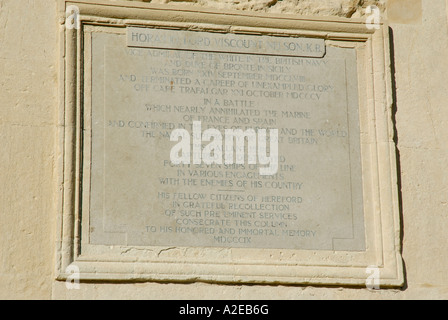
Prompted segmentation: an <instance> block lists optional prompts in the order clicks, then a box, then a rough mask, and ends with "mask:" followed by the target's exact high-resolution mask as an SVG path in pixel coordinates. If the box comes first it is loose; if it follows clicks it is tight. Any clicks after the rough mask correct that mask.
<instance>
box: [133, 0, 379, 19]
mask: <svg viewBox="0 0 448 320" xmlns="http://www.w3.org/2000/svg"><path fill="white" fill-rule="evenodd" d="M128 1H140V2H151V3H157V4H160V3H163V4H171V5H175V4H178V3H182V4H191V5H193V6H200V7H207V8H214V9H236V10H247V11H261V12H263V11H264V12H268V13H286V14H301V15H319V16H339V17H346V18H350V17H352V16H362V15H364V13H365V8H366V7H367V6H369V5H376V6H377V7H379V8H381V9H384V8H385V0H319V1H316V0H152V1H151V0H128Z"/></svg>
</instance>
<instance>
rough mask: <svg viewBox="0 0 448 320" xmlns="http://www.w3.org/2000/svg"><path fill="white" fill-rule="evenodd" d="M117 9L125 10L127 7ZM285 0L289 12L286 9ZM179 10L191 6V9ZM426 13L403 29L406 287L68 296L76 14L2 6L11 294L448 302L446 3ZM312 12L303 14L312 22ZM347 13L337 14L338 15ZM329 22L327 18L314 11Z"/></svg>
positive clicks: (0, 127) (0, 204)
mask: <svg viewBox="0 0 448 320" xmlns="http://www.w3.org/2000/svg"><path fill="white" fill-rule="evenodd" d="M85 2H91V3H93V2H95V1H91V0H86V1H85ZM97 2H99V1H97ZM110 2H111V3H112V2H113V3H115V4H117V1H110ZM282 2H284V3H286V1H281V2H279V4H281V3H282ZM135 3H138V2H135ZM208 3H211V2H208ZM222 3H223V5H222V8H225V9H228V10H231V9H237V8H236V6H235V5H232V4H230V3H227V2H226V3H224V1H223V2H222ZM254 3H255V2H254ZM260 3H262V2H260ZM341 3H342V2H341ZM364 3H365V4H366V3H370V1H369V2H368V1H364ZM140 4H141V5H146V4H144V3H143V2H141V3H140ZM168 6H179V7H185V4H184V3H182V2H179V3H176V4H168ZM203 6H207V3H204V4H203V5H196V7H197V8H198V9H200V8H203ZM422 8H423V10H422V20H421V21H422V22H421V25H418V26H417V25H413V24H402V23H395V22H393V21H392V22H391V29H392V30H393V42H392V43H393V47H394V53H395V71H396V73H395V80H396V113H395V120H396V129H397V134H398V150H399V155H400V157H399V164H400V172H401V175H400V176H401V184H400V186H401V188H400V189H401V207H402V209H401V212H402V225H403V231H402V232H403V235H402V245H403V257H404V261H405V269H406V286H405V287H404V288H403V289H401V290H390V289H386V290H380V291H375V292H372V291H369V290H367V289H359V288H326V287H296V286H263V285H261V286H244V285H233V286H229V285H224V286H223V285H217V284H202V283H196V284H175V283H172V284H157V283H146V284H131V283H123V284H118V283H109V284H106V283H102V284H94V283H82V285H81V289H80V290H71V291H68V290H67V289H66V286H65V282H63V281H62V282H60V281H54V280H52V279H54V271H53V267H52V265H53V259H54V258H53V256H54V250H55V247H56V244H55V241H54V239H55V237H56V236H55V234H56V232H55V231H54V230H55V225H56V223H55V221H56V217H57V216H58V214H59V209H58V208H57V206H56V203H57V198H58V192H59V188H60V181H59V180H58V179H57V175H58V174H57V170H56V168H57V163H58V162H59V161H58V157H59V156H60V155H58V151H57V141H58V140H59V137H58V135H57V133H56V132H57V130H58V129H57V128H58V124H57V123H58V122H57V119H58V107H57V100H58V99H57V91H56V90H57V88H58V84H57V73H61V72H62V70H63V69H62V68H63V66H62V68H59V67H58V61H59V59H58V54H59V53H58V52H59V46H60V43H61V42H60V41H59V40H58V30H59V29H58V28H59V24H61V23H63V21H64V20H65V19H64V14H63V10H62V11H60V12H59V15H58V16H56V13H57V11H56V1H52V0H49V1H25V0H9V1H8V0H3V1H0V43H1V44H2V45H1V46H0V88H1V90H0V92H1V93H0V101H1V106H2V107H1V108H0V112H1V114H0V139H1V141H2V146H3V152H2V153H1V154H0V158H1V160H2V161H1V162H0V181H1V182H2V183H1V184H0V191H1V192H0V219H1V224H0V230H1V235H0V238H1V241H0V297H1V298H6V299H13V298H44V299H48V298H50V297H53V298H59V299H98V298H105V299H123V298H137V299H139V298H146V299H173V298H181V299H182V298H187V299H188V298H190V299H210V298H217V299H220V298H223V299H225V298H226V299H267V298H279V299H422V298H425V299H447V297H448V278H447V277H446V270H447V265H448V261H447V258H446V257H447V256H448V255H447V247H446V245H445V244H446V232H445V230H446V228H447V225H448V221H447V219H446V212H447V202H448V199H447V196H446V194H447V193H446V186H447V184H448V183H447V181H446V175H445V174H444V172H445V170H446V167H447V166H448V163H446V159H448V153H447V151H448V150H447V148H446V145H445V144H444V143H443V141H444V140H443V139H444V137H446V136H448V133H447V131H446V130H447V125H448V120H447V118H448V114H447V109H446V101H447V99H446V97H445V96H444V94H445V93H446V90H445V84H446V74H447V72H448V64H447V60H446V59H445V57H446V56H447V55H448V45H447V43H448V41H447V38H448V33H447V31H448V26H447V12H448V11H447V5H446V1H444V0H423V1H422ZM248 9H249V10H253V9H256V8H255V7H253V8H249V7H248ZM299 9H300V8H299V7H297V8H294V7H293V6H292V7H291V9H290V10H291V11H288V12H286V10H285V11H284V12H282V13H281V14H285V15H288V14H289V13H292V14H297V12H298V10H299ZM202 10H206V9H202ZM267 10H269V9H268V8H266V11H267ZM288 10H289V9H288ZM311 10H312V8H310V9H308V10H303V11H302V13H303V14H310V13H311ZM262 11H263V10H262ZM341 12H342V11H333V13H335V14H337V15H341ZM279 13H280V12H279V11H278V13H277V14H279ZM324 13H325V10H314V12H313V14H319V15H320V14H324ZM342 15H343V14H342ZM362 15H363V9H359V10H358V11H356V12H355V13H354V14H353V17H360V16H362ZM33 73H34V74H35V75H33ZM59 91H61V90H59ZM59 118H60V117H59ZM137 251H138V250H135V252H137ZM162 254H163V252H162ZM50 286H52V287H53V288H50Z"/></svg>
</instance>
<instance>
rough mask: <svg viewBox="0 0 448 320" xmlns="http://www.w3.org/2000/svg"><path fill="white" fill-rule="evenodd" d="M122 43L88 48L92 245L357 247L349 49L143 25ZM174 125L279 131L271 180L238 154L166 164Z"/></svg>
mask: <svg viewBox="0 0 448 320" xmlns="http://www.w3.org/2000/svg"><path fill="white" fill-rule="evenodd" d="M127 39H128V44H129V45H132V47H130V46H127V45H126V37H124V35H123V36H117V35H111V34H94V35H93V38H92V56H93V60H92V61H93V64H92V69H93V76H92V83H93V91H92V94H93V107H92V123H93V127H92V177H91V179H92V189H91V192H92V196H91V203H92V213H91V221H90V224H91V233H90V239H91V243H93V244H107V245H135V246H153V245H157V246H193V247H244V248H279V249H283V248H284V249H310V250H345V251H359V250H364V248H365V232H364V218H363V215H364V213H363V199H362V194H363V193H362V180H361V160H360V135H359V114H358V109H359V105H358V100H357V96H358V89H357V88H358V79H357V69H356V52H355V49H347V48H334V47H329V48H326V47H325V42H324V41H323V40H322V39H311V38H310V39H308V38H278V37H269V36H246V35H226V34H212V33H204V32H193V31H177V30H157V29H148V28H129V29H128V32H127ZM194 123H199V124H200V126H199V127H198V129H199V130H196V131H194V130H193V129H194V128H193V124H194ZM176 129H183V130H186V132H191V135H192V136H194V135H196V136H197V135H199V136H202V135H203V134H204V131H206V130H207V129H215V130H218V131H219V132H220V133H222V137H223V143H225V142H228V141H227V140H225V134H226V132H228V130H238V129H241V130H242V131H246V130H253V131H254V132H258V131H259V130H263V129H265V130H267V132H269V130H271V129H276V130H278V159H276V161H277V166H276V170H275V171H274V172H272V174H270V175H262V174H260V167H264V166H262V165H260V164H250V163H249V161H247V160H248V158H249V156H248V154H247V152H248V150H245V151H246V155H245V160H246V161H242V162H240V163H238V164H237V163H230V164H229V163H227V162H224V161H215V162H214V163H212V164H210V165H207V164H205V163H203V162H202V163H200V162H199V163H196V164H194V163H193V161H191V163H187V164H180V165H175V164H173V163H172V161H171V160H170V152H171V150H172V148H173V147H174V146H175V144H176V143H175V142H172V141H170V135H171V133H172V132H173V131H174V130H176ZM224 140H225V141H224ZM268 141H269V138H268ZM246 142H247V141H246ZM258 143H259V144H260V143H261V142H260V141H258ZM268 144H269V143H268ZM206 145H207V143H206V142H203V143H202V147H203V148H204V147H205V146H206ZM224 147H228V145H227V146H224ZM243 157H244V155H243Z"/></svg>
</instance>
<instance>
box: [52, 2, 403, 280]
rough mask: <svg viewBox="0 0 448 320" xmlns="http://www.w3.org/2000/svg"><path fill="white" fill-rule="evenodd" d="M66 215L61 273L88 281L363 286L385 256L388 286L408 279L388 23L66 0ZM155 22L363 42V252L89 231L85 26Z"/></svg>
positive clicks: (62, 135) (62, 162)
mask: <svg viewBox="0 0 448 320" xmlns="http://www.w3.org/2000/svg"><path fill="white" fill-rule="evenodd" d="M59 4H60V7H59V11H60V19H61V25H60V79H59V88H60V95H59V97H60V105H59V109H60V116H59V127H60V131H59V141H60V152H59V163H58V165H59V171H58V172H59V192H60V193H59V197H58V199H59V206H58V208H59V215H58V239H57V253H56V255H57V256H56V262H57V263H56V278H57V280H61V281H62V280H66V279H67V278H68V277H70V275H71V274H70V273H69V272H67V268H68V267H69V266H71V265H74V266H76V267H77V268H79V270H80V275H81V281H101V282H103V281H113V282H119V281H127V282H130V281H131V282H132V281H135V282H141V281H160V282H170V281H172V282H192V281H202V282H214V283H257V284H263V283H266V284H301V285H310V284H311V285H348V286H363V285H365V283H366V279H367V277H368V276H369V274H367V273H366V268H367V267H369V266H372V265H374V266H378V267H379V270H380V285H381V287H399V286H402V285H403V283H404V275H403V263H402V257H401V239H400V214H399V204H398V201H399V200H398V199H399V196H398V183H397V168H396V167H397V166H396V158H395V157H396V156H395V143H394V140H393V138H394V125H393V121H392V104H393V101H392V84H391V74H390V73H391V67H390V63H391V62H390V48H389V29H388V27H387V25H384V24H382V25H381V26H380V27H379V29H374V30H369V29H368V28H367V27H366V25H365V23H364V21H361V20H354V19H350V20H348V19H339V18H315V17H297V16H291V15H289V16H288V15H265V14H255V13H247V12H230V11H221V10H220V11H217V10H206V9H197V8H193V7H185V6H184V7H181V6H176V7H172V6H171V7H168V6H161V5H150V4H147V3H142V2H129V1H127V2H120V1H116V2H106V1H101V0H95V1H82V0H79V1H78V0H75V1H69V0H60V2H59ZM70 5H75V6H77V7H78V8H79V10H80V14H81V16H80V19H81V28H79V29H68V28H65V24H64V22H65V18H66V12H65V10H66V8H67V7H68V6H70ZM129 25H132V26H152V27H157V28H169V29H189V30H200V31H207V32H220V33H239V34H267V35H273V36H283V37H284V36H307V37H318V38H323V39H325V40H326V43H327V44H328V45H336V46H344V47H350V48H356V50H357V56H358V77H359V105H360V127H361V156H362V166H363V187H364V211H365V212H364V215H365V227H366V244H367V250H366V251H365V252H334V251H304V250H278V249H276V250H273V249H235V248H227V249H222V248H219V249H217V248H216V249H215V248H167V247H123V246H115V247H105V246H92V245H89V244H88V243H86V241H83V234H84V233H85V232H86V230H83V228H82V226H83V223H85V221H86V219H87V218H86V217H88V214H89V213H88V206H86V204H85V202H83V201H82V200H83V199H84V198H85V197H86V196H87V197H88V196H89V195H88V194H86V193H88V192H86V190H88V188H83V183H84V181H85V179H86V177H87V178H88V176H89V172H88V168H89V165H88V164H86V163H83V159H84V156H85V153H86V152H90V151H89V150H88V148H86V146H85V145H84V144H83V134H84V133H83V130H84V128H83V125H84V123H88V121H89V119H88V118H89V114H88V112H86V110H88V104H89V95H88V93H89V92H88V88H85V87H84V83H85V81H88V79H87V80H86V78H88V77H89V75H86V74H84V71H83V70H84V67H83V63H84V57H85V54H86V53H85V50H84V32H85V30H87V29H88V28H95V27H99V26H101V28H107V27H113V28H123V30H125V27H126V26H129Z"/></svg>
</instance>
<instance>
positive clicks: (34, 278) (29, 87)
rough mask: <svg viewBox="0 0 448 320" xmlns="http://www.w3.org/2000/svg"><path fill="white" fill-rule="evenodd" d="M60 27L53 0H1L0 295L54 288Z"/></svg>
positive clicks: (46, 294) (38, 293)
mask: <svg viewBox="0 0 448 320" xmlns="http://www.w3.org/2000/svg"><path fill="white" fill-rule="evenodd" d="M57 30H58V25H57V20H56V6H55V2H54V1H45V2H44V1H40V0H28V1H17V0H1V1H0V106H1V107H0V142H1V145H2V152H1V153H0V182H1V183H0V221H1V222H0V299H2V298H9V299H13V298H27V299H28V298H30V299H32V298H50V296H51V280H52V273H53V269H54V263H53V256H54V252H52V251H54V243H53V242H54V232H53V231H54V221H55V218H56V215H55V214H56V211H55V206H54V203H55V200H56V195H55V192H54V191H55V189H54V186H55V184H54V182H55V176H54V173H55V171H54V169H55V155H56V153H55V147H56V144H55V143H56V141H57V140H56V120H57V63H58V59H57V55H58V53H57V51H58V50H57V48H58V41H57Z"/></svg>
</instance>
